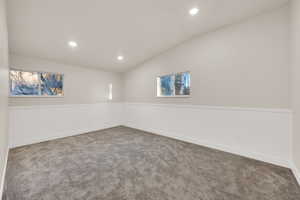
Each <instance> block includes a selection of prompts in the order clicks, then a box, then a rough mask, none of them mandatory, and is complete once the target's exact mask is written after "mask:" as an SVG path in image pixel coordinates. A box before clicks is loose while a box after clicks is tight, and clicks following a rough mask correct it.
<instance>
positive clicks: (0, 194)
mask: <svg viewBox="0 0 300 200" xmlns="http://www.w3.org/2000/svg"><path fill="white" fill-rule="evenodd" d="M8 152H9V149H8V148H7V152H6V157H5V162H4V168H3V172H2V178H1V182H0V199H2V195H3V189H4V184H5V174H6V167H7V160H8Z"/></svg>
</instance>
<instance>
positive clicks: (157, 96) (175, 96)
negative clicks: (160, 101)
mask: <svg viewBox="0 0 300 200" xmlns="http://www.w3.org/2000/svg"><path fill="white" fill-rule="evenodd" d="M183 73H189V75H190V94H189V95H176V91H175V83H174V95H173V96H159V95H158V79H159V78H161V77H164V76H174V78H175V76H176V74H183ZM191 77H192V75H191V71H183V72H174V73H170V74H163V75H159V76H157V77H156V81H155V82H156V87H155V89H156V92H155V93H156V98H191V97H192V95H191V94H192V89H191V88H192V84H191V83H192V79H191Z"/></svg>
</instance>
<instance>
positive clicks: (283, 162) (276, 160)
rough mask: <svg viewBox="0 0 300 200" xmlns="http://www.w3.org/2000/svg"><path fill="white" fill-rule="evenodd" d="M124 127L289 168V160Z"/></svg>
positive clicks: (179, 135) (193, 139)
mask: <svg viewBox="0 0 300 200" xmlns="http://www.w3.org/2000/svg"><path fill="white" fill-rule="evenodd" d="M126 127H129V128H134V129H138V130H142V131H146V132H150V133H153V134H157V135H161V136H164V137H168V138H172V139H177V140H181V141H184V142H188V143H191V144H196V145H201V146H205V147H208V148H212V149H216V150H220V151H224V152H227V153H232V154H235V155H239V156H244V157H247V158H251V159H255V160H259V161H262V162H266V163H272V164H274V165H278V166H282V167H286V168H290V161H289V160H283V159H280V158H275V157H268V156H265V155H262V154H260V153H257V152H246V151H244V150H242V149H237V148H234V147H229V146H225V145H221V144H211V143H209V142H206V141H200V140H199V139H195V138H190V137H186V136H183V134H174V133H172V134H171V133H167V132H165V131H157V130H151V129H147V130H146V129H144V128H141V127H134V126H130V125H129V126H128V125H126Z"/></svg>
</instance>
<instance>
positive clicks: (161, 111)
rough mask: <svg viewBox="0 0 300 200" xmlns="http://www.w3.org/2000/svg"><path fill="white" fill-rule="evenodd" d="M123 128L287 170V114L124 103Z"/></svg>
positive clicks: (272, 110) (289, 135) (288, 137)
mask: <svg viewBox="0 0 300 200" xmlns="http://www.w3.org/2000/svg"><path fill="white" fill-rule="evenodd" d="M124 110H125V111H124V112H125V113H124V116H126V118H125V119H124V125H125V126H128V127H132V128H137V129H141V130H145V131H149V132H152V133H156V134H160V135H163V136H167V137H171V138H175V139H179V140H183V141H187V142H190V143H195V144H198V145H203V146H207V147H211V148H214V149H219V150H222V151H226V152H230V153H233V154H238V155H242V156H245V157H249V158H252V159H256V160H260V161H264V162H268V163H272V164H275V165H279V166H283V167H288V168H289V167H290V157H291V152H290V146H291V140H290V138H291V116H292V113H291V112H290V111H289V110H285V109H283V110H280V109H275V110H274V109H258V108H256V109H244V108H231V107H212V106H209V107H208V106H197V105H193V106H191V105H188V106H187V105H172V104H168V105H165V104H147V103H143V104H141V103H125V109H124Z"/></svg>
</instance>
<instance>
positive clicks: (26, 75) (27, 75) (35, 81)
mask: <svg viewBox="0 0 300 200" xmlns="http://www.w3.org/2000/svg"><path fill="white" fill-rule="evenodd" d="M10 94H11V95H12V96H23V95H29V96H30V95H39V78H38V73H36V72H23V71H15V70H11V71H10Z"/></svg>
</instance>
